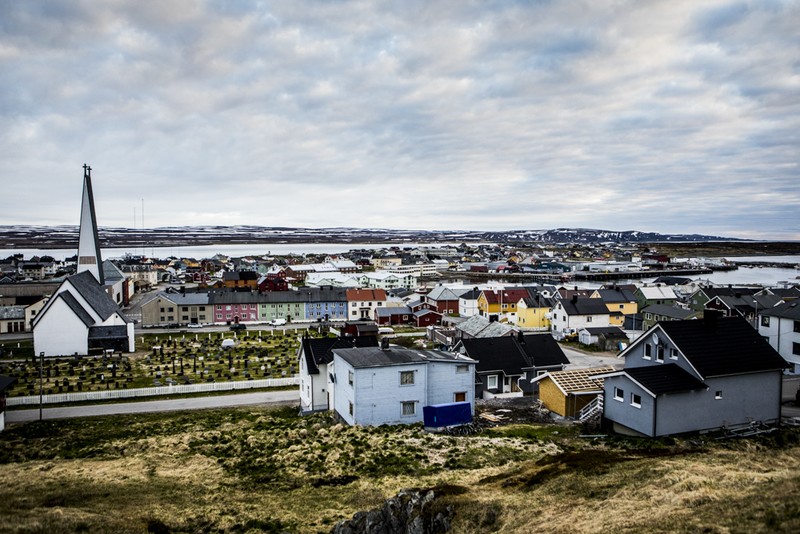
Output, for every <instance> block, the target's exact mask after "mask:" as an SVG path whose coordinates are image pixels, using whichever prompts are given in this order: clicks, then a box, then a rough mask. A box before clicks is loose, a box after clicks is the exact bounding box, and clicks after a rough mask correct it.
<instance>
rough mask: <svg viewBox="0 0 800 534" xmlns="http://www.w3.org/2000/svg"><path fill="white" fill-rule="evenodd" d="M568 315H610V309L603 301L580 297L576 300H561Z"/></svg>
mask: <svg viewBox="0 0 800 534" xmlns="http://www.w3.org/2000/svg"><path fill="white" fill-rule="evenodd" d="M559 302H560V303H561V306H563V308H564V311H565V312H567V314H568V315H608V313H609V311H608V307H607V306H606V304H605V302H603V299H591V298H589V297H578V298H577V299H575V300H572V299H561V300H560V301H559Z"/></svg>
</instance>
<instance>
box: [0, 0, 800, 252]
mask: <svg viewBox="0 0 800 534" xmlns="http://www.w3.org/2000/svg"><path fill="white" fill-rule="evenodd" d="M798 28H800V0H784V1H771V0H763V1H762V0H759V1H727V0H722V1H719V0H710V1H705V0H704V1H703V2H698V1H697V0H687V1H684V0H665V1H626V0H609V1H603V0H587V1H544V0H543V1H530V2H526V1H516V2H515V1H470V0H453V1H435V0H425V1H416V0H404V1H402V2H396V1H393V2H389V1H379V0H364V1H352V2H351V1H305V0H299V1H298V0H293V1H274V2H245V1H241V2H237V1H233V0H230V1H200V0H197V1H195V0H187V1H178V0H176V1H163V2H162V1H158V2H142V1H141V0H104V1H99V0H69V1H67V0H64V1H36V0H31V1H25V2H20V1H13V0H0V86H1V87H2V90H0V180H1V181H2V184H3V188H2V192H0V225H17V224H19V225H22V224H34V225H38V224H42V225H60V224H70V225H75V224H77V223H78V220H79V215H80V195H81V184H82V179H83V168H82V167H83V164H84V163H88V164H89V165H91V167H92V169H93V170H92V182H93V188H94V196H95V204H96V209H97V219H98V223H99V225H100V226H101V227H102V226H105V227H137V228H140V227H143V226H144V227H147V228H151V227H158V226H195V225H260V226H291V227H303V228H326V227H358V228H393V229H421V230H521V229H547V228H560V227H586V228H600V229H608V230H641V231H655V232H662V233H702V234H710V235H723V236H729V237H740V238H754V239H800V167H799V166H798V165H799V163H800V31H798ZM142 212H144V217H142Z"/></svg>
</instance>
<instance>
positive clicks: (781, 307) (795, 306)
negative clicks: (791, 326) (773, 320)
mask: <svg viewBox="0 0 800 534" xmlns="http://www.w3.org/2000/svg"><path fill="white" fill-rule="evenodd" d="M761 315H769V316H771V317H782V318H784V319H794V320H795V321H797V320H800V301H797V300H790V301H789V302H784V303H783V304H778V305H777V306H775V307H774V308H770V309H768V310H764V311H762V312H761Z"/></svg>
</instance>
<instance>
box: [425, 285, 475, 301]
mask: <svg viewBox="0 0 800 534" xmlns="http://www.w3.org/2000/svg"><path fill="white" fill-rule="evenodd" d="M466 291H467V290H464V289H451V288H449V287H445V286H436V287H434V288H433V289H431V292H430V293H428V295H427V296H426V299H427V300H434V301H439V300H458V299H459V297H461V295H463V294H464V293H466Z"/></svg>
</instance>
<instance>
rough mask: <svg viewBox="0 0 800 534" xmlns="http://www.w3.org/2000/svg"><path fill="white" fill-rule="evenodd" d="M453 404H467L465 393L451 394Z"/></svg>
mask: <svg viewBox="0 0 800 534" xmlns="http://www.w3.org/2000/svg"><path fill="white" fill-rule="evenodd" d="M453 402H467V392H466V391H457V392H455V393H453Z"/></svg>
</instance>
